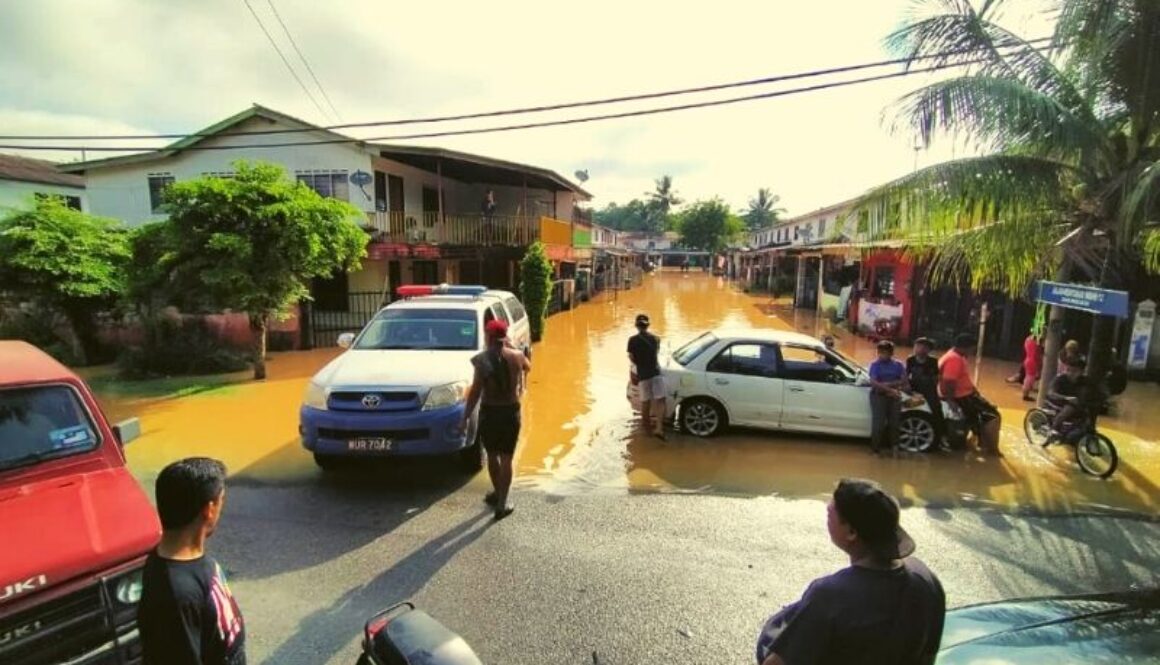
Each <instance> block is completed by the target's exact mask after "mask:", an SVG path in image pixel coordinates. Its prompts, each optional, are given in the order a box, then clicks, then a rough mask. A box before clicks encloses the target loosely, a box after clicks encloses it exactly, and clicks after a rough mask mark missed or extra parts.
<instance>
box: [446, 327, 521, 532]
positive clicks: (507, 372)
mask: <svg viewBox="0 0 1160 665" xmlns="http://www.w3.org/2000/svg"><path fill="white" fill-rule="evenodd" d="M484 333H485V335H486V336H487V348H486V349H484V350H483V351H480V352H479V353H477V354H476V355H475V356H474V357H472V359H471V364H472V365H474V366H475V378H474V380H473V381H472V382H471V388H470V389H469V390H468V391H467V405H466V408H465V409H464V411H463V422H462V424H461V428H462V429H464V430H466V429H467V423H468V421H469V420H470V419H471V414H472V413H474V412H475V406H476V404H478V405H479V436H480V440H481V441H482V442H483V447H484V448H485V449H486V450H487V473H488V475H489V476H490V477H491V483H492V486H493V487H494V490H493V491H492V492H490V493H489V494H488V495H487V496H486V497H485V498H484V500H485V501H487V502H488V503H489V504H491V505H494V506H495V518H496V519H497V520H501V519H503V518H505V517H507V516H508V515H511V514H512V510H513V508H512V507H511V506H509V505H508V491H509V490H510V489H511V484H512V458H513V457H514V455H515V452H516V443H517V442H518V441H519V438H520V396H521V395H523V389H524V377H525V376H526V374H527V373H528V372H529V371H531V369H532V364H531V361H529V360H528V359H527V357H526V356H525V355H524V354H523V353H521V352H519V351H517V350H516V349H513V348H511V347H510V346H509V345H508V344H507V324H506V323H504V322H503V321H499V320H493V321H488V323H487V325H486V326H485V327H484Z"/></svg>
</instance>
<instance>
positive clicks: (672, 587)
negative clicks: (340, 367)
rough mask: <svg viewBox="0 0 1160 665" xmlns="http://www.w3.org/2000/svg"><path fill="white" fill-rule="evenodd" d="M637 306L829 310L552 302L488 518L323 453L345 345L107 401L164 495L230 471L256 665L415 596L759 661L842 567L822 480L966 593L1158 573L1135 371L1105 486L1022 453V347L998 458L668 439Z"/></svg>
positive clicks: (714, 283)
mask: <svg viewBox="0 0 1160 665" xmlns="http://www.w3.org/2000/svg"><path fill="white" fill-rule="evenodd" d="M641 310H643V311H647V312H648V313H649V314H650V316H651V317H652V319H653V321H654V326H655V328H656V330H657V332H659V333H660V334H661V335H662V336H663V337H664V338H665V339H666V340H667V341H672V342H673V343H674V344H678V343H679V342H680V341H683V340H684V339H686V338H688V337H691V336H692V335H694V334H696V333H699V332H700V331H701V330H703V329H706V328H710V327H715V326H720V325H756V326H775V327H781V328H785V327H792V328H798V329H804V330H805V331H806V332H816V330H815V328H814V327H815V326H816V325H817V323H816V322H815V321H814V319H813V318H812V317H805V316H802V315H801V314H800V313H799V314H797V315H795V314H794V313H793V312H792V311H789V310H787V309H785V308H778V307H770V306H769V303H768V302H767V301H765V300H764V299H759V298H751V297H749V296H747V295H745V294H741V293H738V292H736V291H735V290H733V288H732V287H731V286H729V285H727V284H724V283H722V282H720V281H718V280H716V279H714V278H710V277H707V276H704V275H697V274H691V275H681V274H679V273H676V274H663V275H660V276H654V277H650V278H648V279H647V280H646V287H644V288H642V289H637V290H635V291H632V292H629V293H622V294H617V297H616V298H605V299H603V300H602V301H600V302H596V303H590V304H585V305H582V306H581V307H580V308H578V309H577V310H575V311H572V312H566V313H562V314H559V315H557V316H554V317H553V318H552V319H551V320H550V322H549V329H548V333H547V335H546V338H545V340H544V341H543V342H542V343H541V344H540V345H539V346H538V347H537V349H536V355H535V358H534V362H535V369H534V371H533V383H532V385H531V388H530V394H529V397H528V403H527V406H526V420H525V422H526V427H525V437H524V441H523V443H522V445H521V451H520V456H519V461H518V464H519V470H520V476H519V478H518V480H517V482H518V484H519V491H518V492H517V493H516V495H515V501H516V505H517V511H516V513H515V515H514V516H513V517H511V518H509V519H508V520H505V521H504V522H501V523H499V524H498V525H496V524H492V523H491V521H490V519H489V514H488V513H487V512H486V510H485V509H484V506H483V504H482V503H481V501H480V499H481V497H482V494H483V489H484V484H485V480H484V479H483V476H482V475H480V476H477V477H475V478H470V477H467V476H465V475H463V474H460V473H457V472H455V471H454V470H452V469H450V468H448V465H447V464H444V463H442V462H441V461H439V460H428V461H417V462H416V461H409V462H405V463H390V464H384V465H360V467H359V468H356V469H353V470H350V471H349V472H346V473H340V474H325V475H324V474H321V473H320V472H319V471H318V470H317V469H316V468H315V467H314V465H313V462H312V461H311V459H310V457H309V455H307V454H306V453H305V451H303V450H302V448H301V446H300V444H299V442H298V439H297V432H296V428H297V422H296V413H297V408H298V403H299V400H300V398H301V394H302V390H303V388H304V386H305V383H306V381H307V379H308V378H309V377H310V375H312V374H313V373H314V372H315V371H316V370H317V369H318V368H319V367H321V366H322V365H323V364H324V363H325V362H326V361H327V360H328V359H329V358H331V357H333V355H334V354H335V353H336V351H334V350H320V351H314V352H309V353H290V354H278V355H276V356H275V357H274V358H273V360H272V361H271V363H270V379H269V380H267V381H266V382H264V383H253V382H250V381H248V380H247V375H245V374H239V375H235V376H231V377H218V378H214V379H204V380H203V379H196V380H190V381H185V380H182V381H175V382H173V384H172V385H162V386H153V387H152V388H151V390H152V394H142V389H141V388H140V387H134V386H132V385H128V386H126V385H121V384H117V383H109V382H107V381H98V382H97V385H98V386H99V387H100V389H101V393H102V398H103V401H104V403H105V404H106V406H107V407H108V408H109V410H110V411H111V412H112V415H113V416H114V417H124V416H130V415H137V416H139V417H141V419H142V423H143V426H144V429H145V435H144V436H143V437H142V438H141V439H140V440H138V441H136V442H134V443H131V444H130V445H129V446H128V448H127V451H128V455H129V458H130V464H131V467H132V468H133V470H134V472H135V474H136V475H137V476H138V477H139V479H140V480H141V481H142V482H143V483H144V484H145V485H146V487H147V488H149V489H150V490H151V488H152V483H153V479H154V477H155V474H156V472H157V471H158V470H159V469H160V468H161V467H162V466H163V465H164V464H166V463H168V462H169V461H171V460H173V459H176V458H178V457H182V456H186V455H194V454H208V455H214V456H217V457H220V458H223V459H224V460H226V462H227V463H228V465H229V466H230V468H231V471H232V477H231V480H230V484H229V490H228V492H229V500H228V501H227V504H226V506H227V507H226V512H225V515H224V518H223V521H222V523H221V526H220V528H219V529H218V532H217V533H216V534H215V536H214V538H213V539H212V541H211V549H212V551H213V553H214V554H215V555H216V556H217V557H218V558H219V559H220V560H221V561H222V563H223V565H224V566H225V567H226V568H227V570H228V571H229V573H230V576H231V587H232V588H233V590H234V592H235V594H236V596H237V597H238V599H239V602H240V603H241V607H242V611H243V613H244V615H245V617H246V621H247V643H248V654H249V657H250V660H251V662H255V663H277V664H278V665H287V664H289V665H307V664H315V663H330V664H332V665H344V664H347V665H349V664H353V663H354V662H355V659H356V657H357V654H358V640H359V631H360V630H361V627H362V623H363V621H364V620H365V619H366V618H367V617H368V616H369V615H370V614H372V613H373V612H375V611H376V610H378V609H380V608H382V607H385V606H388V605H391V604H393V603H396V602H399V601H402V600H408V599H411V600H414V601H415V602H416V603H417V604H418V605H419V606H421V607H423V608H425V609H427V610H429V611H430V612H431V613H432V614H433V615H435V616H436V617H438V618H440V619H441V620H443V621H444V622H446V623H447V624H448V625H449V626H450V627H451V628H453V629H454V630H456V631H459V632H460V633H462V634H463V635H464V636H465V637H466V638H467V639H468V640H469V641H470V642H471V643H472V644H473V646H475V648H476V649H477V650H478V651H479V653H480V655H481V657H482V658H483V661H484V662H486V663H494V664H502V665H541V664H543V663H562V664H563V663H577V664H580V663H585V664H587V663H592V662H594V661H593V654H594V653H595V654H596V655H597V658H598V661H597V662H599V663H601V664H603V665H629V664H633V665H635V664H638V663H647V662H681V663H694V664H702V663H703V664H706V665H709V664H714V665H716V664H720V663H748V662H752V658H753V656H752V653H753V651H752V649H753V641H754V636H755V635H756V633H757V631H758V629H759V628H760V625H761V622H762V620H763V619H764V618H765V617H766V616H768V615H769V614H771V613H772V612H774V611H776V610H777V609H779V608H780V607H781V606H782V605H783V604H785V603H788V602H791V601H793V600H795V599H796V598H797V597H798V596H799V595H800V594H801V592H802V590H803V588H804V587H805V585H806V584H807V583H808V582H809V581H810V580H811V579H813V578H814V577H816V576H818V575H822V574H825V573H828V572H831V571H833V570H835V569H837V568H839V567H841V566H842V565H844V562H843V558H842V555H841V553H840V552H839V551H838V550H836V549H835V548H834V547H833V546H832V545H831V544H830V543H829V540H828V537H827V534H826V530H825V507H824V504H823V503H822V502H821V501H818V500H816V499H817V498H821V497H823V496H824V495H825V493H826V492H828V491H829V490H830V488H832V486H833V482H834V480H835V478H837V477H839V476H843V475H863V476H868V477H872V478H876V479H879V480H880V481H882V482H883V483H884V484H885V485H886V486H887V487H888V488H889V489H890V490H891V491H894V492H896V493H898V494H899V495H901V496H902V498H903V501H904V503H905V504H907V506H908V507H907V508H906V509H905V510H904V512H903V524H904V525H905V527H906V528H907V530H908V531H909V532H910V533H911V535H912V536H913V537H914V538H915V540H916V541H917V543H918V552H917V554H918V556H919V557H921V558H922V559H923V560H924V561H925V562H926V563H927V564H928V565H929V566H930V567H931V568H932V569H933V570H934V571H935V572H936V573H937V574H938V575H939V576H940V577H941V579H942V582H943V585H944V587H945V588H946V591H947V597H948V604H949V605H951V606H956V605H961V604H966V603H972V602H982V601H990V600H998V599H1004V598H1013V597H1020V596H1028V595H1039V594H1055V593H1084V592H1096V591H1111V590H1120V589H1125V588H1128V587H1130V586H1132V585H1147V586H1156V585H1160V575H1158V574H1157V572H1156V571H1158V570H1160V521H1157V520H1155V519H1154V516H1155V512H1156V511H1155V506H1156V502H1157V496H1156V486H1155V485H1154V484H1153V483H1154V482H1156V479H1157V476H1158V475H1160V474H1158V473H1157V468H1156V464H1157V462H1156V458H1155V454H1156V453H1155V451H1156V445H1157V444H1156V441H1155V436H1156V435H1155V433H1156V432H1157V431H1158V429H1157V427H1156V425H1157V422H1156V421H1157V414H1156V413H1155V412H1154V411H1149V410H1148V409H1147V408H1145V407H1146V406H1148V401H1149V400H1152V402H1151V403H1152V404H1156V403H1158V402H1156V401H1155V399H1156V397H1158V396H1160V394H1158V393H1157V391H1156V390H1155V389H1156V386H1154V385H1144V384H1132V387H1131V388H1130V389H1129V398H1128V399H1126V400H1125V403H1124V407H1123V409H1122V413H1121V415H1119V416H1118V417H1117V418H1115V419H1111V418H1109V419H1108V420H1107V421H1106V424H1107V426H1108V428H1109V429H1112V428H1114V429H1115V430H1116V431H1115V432H1114V433H1113V436H1114V438H1116V440H1117V444H1118V445H1119V446H1120V450H1121V454H1122V456H1123V458H1124V461H1123V463H1122V466H1121V470H1120V471H1119V472H1117V474H1116V476H1115V477H1113V479H1112V480H1111V481H1107V482H1100V481H1095V480H1092V479H1089V478H1085V477H1083V476H1082V475H1081V474H1080V473H1079V472H1078V471H1076V470H1074V469H1072V468H1070V467H1069V466H1068V464H1067V463H1066V458H1064V457H1063V456H1060V457H1059V458H1058V459H1053V458H1048V457H1044V456H1042V455H1040V454H1039V453H1038V452H1035V451H1030V450H1028V446H1026V444H1024V443H1023V442H1022V435H1021V434H1020V433H1019V432H1018V431H1017V429H1016V425H1015V424H1016V423H1017V422H1018V419H1019V418H1021V414H1022V405H1021V403H1019V402H1018V401H1017V400H1018V397H1019V395H1018V390H1017V389H1015V388H1011V387H1009V386H1007V385H1005V384H1003V383H1002V377H1003V376H1004V375H1005V374H1006V373H1007V372H1008V371H1009V370H1010V369H1011V365H1010V364H1007V363H988V364H987V365H986V366H985V367H984V368H983V381H982V388H983V390H984V391H985V392H986V393H987V394H988V395H990V396H991V397H992V398H993V399H995V400H996V401H997V402H999V403H1000V404H1001V405H1002V406H1003V407H1005V411H1004V415H1005V418H1006V420H1007V422H1008V423H1009V425H1008V426H1007V427H1006V429H1005V432H1004V447H1005V448H1006V449H1007V452H1008V457H1007V458H1006V459H1005V460H1003V461H999V462H996V461H979V460H977V459H975V458H974V457H973V456H965V455H955V456H944V455H925V456H924V455H916V456H909V457H905V458H898V459H876V458H873V457H871V456H870V455H869V453H868V452H867V449H866V448H867V446H866V445H865V444H864V443H862V442H851V441H843V440H835V439H828V438H821V437H817V438H810V437H798V436H793V437H791V436H787V435H779V434H776V433H759V432H733V433H729V434H727V435H725V436H722V437H720V438H718V439H715V440H711V441H702V440H699V439H694V438H692V437H686V436H682V435H679V434H676V435H673V436H670V439H669V440H668V441H667V442H660V441H657V440H655V439H651V438H646V437H642V436H639V435H638V433H637V432H636V431H635V427H634V425H633V424H632V422H631V418H630V413H629V410H628V406H627V403H626V401H625V399H624V389H625V379H626V376H625V375H626V369H625V353H624V344H625V339H626V337H627V336H628V335H629V334H631V332H632V330H631V329H630V323H631V321H632V317H633V316H634V315H635V314H636V313H637V312H638V311H641ZM842 344H843V348H844V349H845V350H846V352H847V353H849V354H851V355H854V356H855V357H857V358H858V359H860V360H863V361H865V360H867V359H868V358H869V357H870V354H871V353H872V350H871V347H870V346H869V345H868V344H867V343H866V342H865V341H862V340H857V339H853V338H851V337H849V336H848V335H844V336H843V337H842ZM802 499H805V500H802ZM1100 506H1109V507H1114V508H1116V509H1118V511H1125V510H1126V511H1131V512H1132V513H1134V516H1132V517H1128V516H1124V513H1123V512H1113V513H1112V514H1109V513H1108V512H1107V511H1105V510H1104V509H1101V508H1100ZM1023 511H1026V513H1027V514H1024V513H1023ZM1037 513H1050V514H1048V515H1040V514H1037Z"/></svg>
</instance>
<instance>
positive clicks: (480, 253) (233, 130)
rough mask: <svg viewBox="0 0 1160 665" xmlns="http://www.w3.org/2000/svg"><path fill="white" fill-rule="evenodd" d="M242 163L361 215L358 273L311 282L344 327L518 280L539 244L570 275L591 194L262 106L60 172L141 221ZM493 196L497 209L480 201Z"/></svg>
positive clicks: (517, 167) (542, 174) (529, 172)
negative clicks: (435, 295) (425, 294)
mask: <svg viewBox="0 0 1160 665" xmlns="http://www.w3.org/2000/svg"><path fill="white" fill-rule="evenodd" d="M303 142H315V143H316V144H315V145H301V143H303ZM288 144H297V145H288ZM237 160H250V161H254V160H263V161H267V162H272V163H276V164H280V165H282V166H283V167H284V168H285V169H286V172H287V175H288V176H289V177H291V178H294V179H296V180H297V181H298V182H301V183H303V184H305V185H306V186H307V187H310V188H312V189H314V190H315V191H317V192H318V193H319V194H321V195H323V196H329V197H333V198H336V199H341V200H343V201H347V202H349V203H351V204H353V205H354V206H356V207H358V208H359V209H361V210H362V211H363V212H364V214H365V219H364V220H363V228H364V230H366V232H367V240H368V247H367V252H368V257H367V258H366V259H364V261H363V267H362V269H361V270H359V271H357V272H354V273H350V274H340V275H336V276H335V277H334V278H333V279H330V280H320V281H319V282H317V283H316V284H315V285H314V288H313V296H314V307H315V309H316V311H317V312H319V313H320V314H322V313H334V314H337V315H338V316H337V317H336V318H335V320H338V321H341V323H339V324H335V326H336V327H341V328H342V329H349V328H350V327H351V326H354V325H361V324H362V321H364V320H366V319H368V318H369V317H370V316H371V315H372V314H373V313H374V311H375V310H376V309H377V308H378V306H379V305H380V304H381V303H382V301H383V300H384V298H385V297H389V295H390V293H391V292H393V290H394V289H395V288H396V287H397V286H399V285H402V284H437V283H442V282H447V283H466V284H485V285H488V286H491V287H495V288H509V289H510V288H514V287H515V286H516V280H517V272H518V271H517V267H518V262H519V260H520V259H521V258H522V257H523V254H524V250H525V248H526V247H527V246H528V245H530V244H531V243H532V242H534V241H536V240H541V241H543V242H544V243H545V245H547V248H548V255H549V257H550V258H551V259H552V260H553V261H554V262H555V263H556V264H557V266H556V268H557V272H564V273H566V272H570V271H574V268H575V262H576V261H577V257H576V254H575V251H574V247H573V237H574V231H575V230H574V228H573V226H574V225H573V221H574V220H573V215H574V210H575V209H576V208H577V204H579V203H581V202H585V201H588V200H590V199H591V195H589V194H588V192H586V191H584V190H583V189H582V188H580V187H579V186H578V185H576V184H573V183H572V182H570V181H568V180H567V179H566V178H564V177H562V176H560V175H559V174H557V173H555V172H554V171H550V170H548V169H543V168H539V167H535V166H529V165H526V164H518V163H515V162H508V161H504V160H500V159H495V158H491V157H484V156H480V155H473V154H468V153H463V152H457V151H454V150H446V149H442V148H429V147H419V146H411V145H389V144H382V143H374V142H366V141H359V140H355V139H352V138H350V137H347V136H344V135H342V134H338V133H335V132H332V131H329V130H326V129H323V128H321V127H318V126H317V125H312V124H310V123H308V122H305V121H302V120H299V119H297V118H293V117H291V116H288V115H286V114H284V113H280V112H278V111H274V110H272V109H269V108H266V107H263V106H259V105H254V106H252V107H251V108H249V109H246V110H245V111H242V112H241V113H238V114H236V115H234V116H231V117H229V118H226V119H225V120H222V121H221V122H219V123H217V124H215V125H212V126H210V127H207V128H206V129H204V130H201V131H199V132H196V133H194V134H192V135H190V136H189V137H187V138H184V139H181V140H179V141H177V142H175V143H173V144H171V145H169V146H167V147H165V148H162V149H160V150H154V151H151V152H145V153H140V154H133V155H127V156H123V157H112V158H108V159H100V160H95V161H88V162H82V163H75V164H68V165H66V166H64V167H63V168H64V169H65V170H67V171H68V172H70V173H74V174H78V175H81V176H83V178H84V182H85V185H86V186H87V189H88V192H89V200H90V202H91V205H92V211H93V212H94V213H96V214H99V215H107V216H109V217H115V218H118V219H122V220H124V221H126V222H128V223H129V224H131V225H136V224H142V223H146V222H149V221H153V220H158V219H162V218H163V217H164V212H163V208H162V204H163V194H164V191H165V188H166V187H168V186H169V185H170V184H171V183H174V182H177V181H180V180H185V179H190V178H196V177H200V176H204V175H216V176H219V177H230V176H231V175H232V173H231V169H232V166H231V164H232V163H233V162H235V161H237ZM488 192H491V193H492V194H493V196H494V202H495V205H494V207H490V208H489V207H487V206H485V205H484V200H485V198H486V197H487V195H488ZM567 264H572V265H567ZM315 318H316V320H318V321H320V320H322V319H324V318H325V317H323V316H321V315H320V316H317V317H315ZM319 332H320V337H329V333H330V332H333V331H332V330H329V329H324V330H320V331H319Z"/></svg>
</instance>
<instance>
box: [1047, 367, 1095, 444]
mask: <svg viewBox="0 0 1160 665" xmlns="http://www.w3.org/2000/svg"><path fill="white" fill-rule="evenodd" d="M1066 362H1067V372H1065V373H1063V374H1059V375H1058V376H1056V377H1055V379H1053V380H1052V382H1051V387H1050V388H1048V389H1047V401H1048V403H1049V404H1051V406H1053V407H1055V408H1056V409H1058V410H1059V413H1057V414H1056V416H1055V420H1053V421H1052V424H1051V426H1052V427H1053V428H1054V429H1055V431H1057V432H1058V431H1060V430H1061V429H1062V428H1063V424H1064V423H1066V422H1067V421H1069V420H1071V419H1073V418H1074V417H1075V416H1076V415H1078V414H1079V413H1080V410H1081V409H1083V408H1085V402H1086V401H1087V400H1088V397H1089V396H1088V394H1087V393H1088V390H1087V388H1088V381H1087V377H1085V376H1084V375H1083V370H1084V367H1086V366H1087V363H1085V362H1084V360H1083V358H1068V359H1067V360H1066Z"/></svg>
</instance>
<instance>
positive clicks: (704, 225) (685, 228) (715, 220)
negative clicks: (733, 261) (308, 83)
mask: <svg viewBox="0 0 1160 665" xmlns="http://www.w3.org/2000/svg"><path fill="white" fill-rule="evenodd" d="M679 217H680V230H681V244H683V245H684V246H685V247H688V248H689V249H699V250H702V251H707V252H717V251H720V250H721V249H723V248H724V247H725V246H726V245H727V244H728V243H729V241H730V240H732V239H733V238H734V237H736V235H737V234H738V233H740V232H742V231H743V230H744V223H743V222H742V220H741V218H740V217H737V216H736V215H734V214H733V213H732V212H730V211H729V207H728V206H726V205H725V202H724V201H722V200H721V199H719V198H713V199H708V200H704V201H697V202H695V203H693V204H692V205H690V206H689V208H688V209H687V210H684V211H683V212H681V214H680V215H679Z"/></svg>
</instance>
